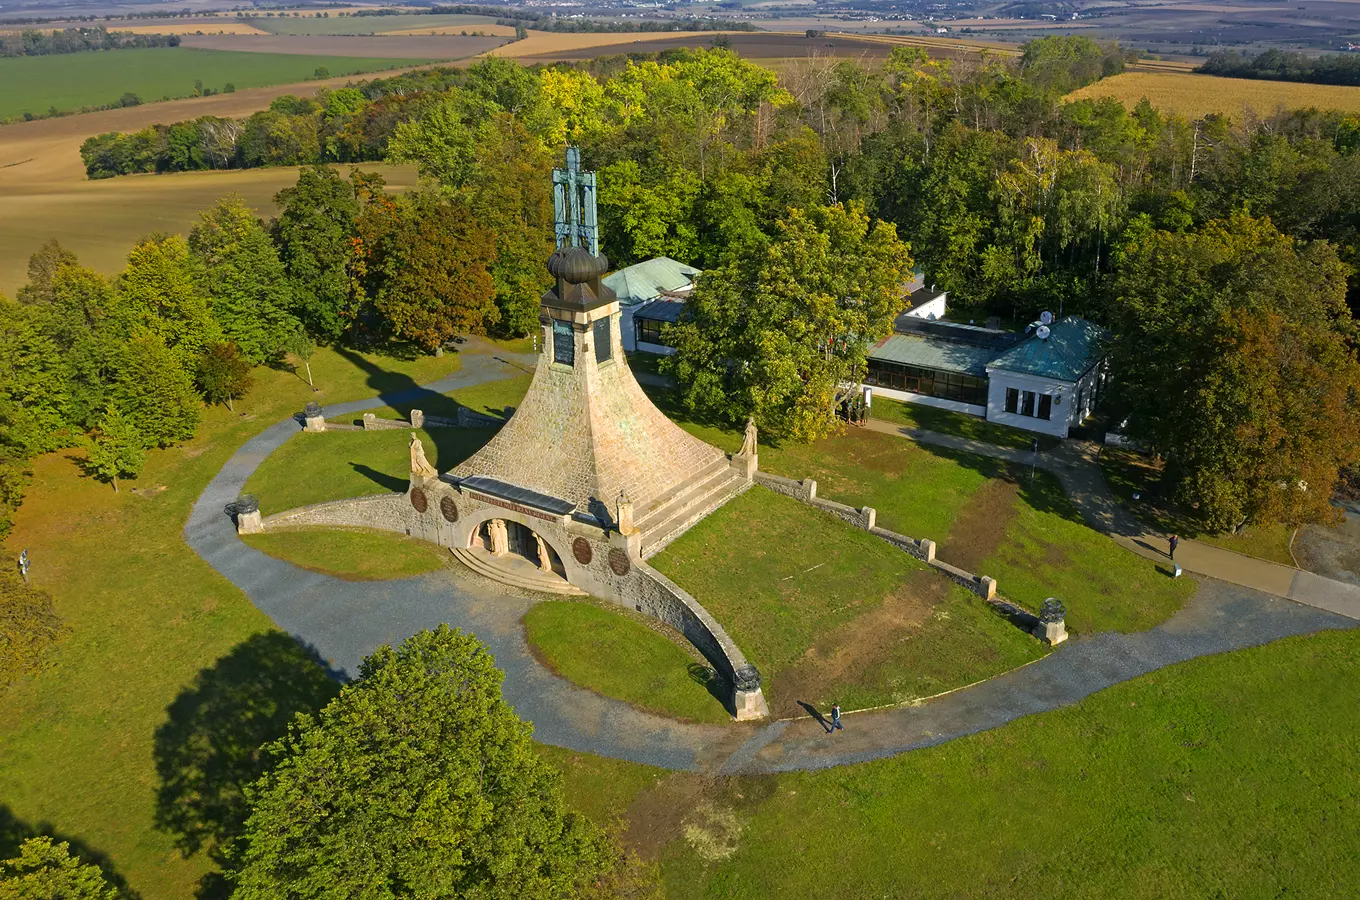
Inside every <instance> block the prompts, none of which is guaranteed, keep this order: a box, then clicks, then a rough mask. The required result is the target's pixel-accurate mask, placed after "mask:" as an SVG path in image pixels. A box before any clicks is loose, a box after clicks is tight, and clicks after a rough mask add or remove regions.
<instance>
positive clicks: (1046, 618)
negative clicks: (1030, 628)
mask: <svg viewBox="0 0 1360 900" xmlns="http://www.w3.org/2000/svg"><path fill="white" fill-rule="evenodd" d="M1066 618H1067V607H1065V606H1063V604H1062V601H1060V600H1058V599H1057V598H1055V597H1049V598H1048V599H1047V600H1045V601H1044V602H1043V605H1041V606H1040V607H1039V623H1038V624H1037V625H1035V626H1034V632H1033V634H1034V636H1035V637H1037V638H1038V639H1039V640H1041V641H1046V642H1048V643H1049V644H1051V645H1054V646H1056V645H1058V644H1061V643H1062V642H1063V641H1065V640H1067V622H1066Z"/></svg>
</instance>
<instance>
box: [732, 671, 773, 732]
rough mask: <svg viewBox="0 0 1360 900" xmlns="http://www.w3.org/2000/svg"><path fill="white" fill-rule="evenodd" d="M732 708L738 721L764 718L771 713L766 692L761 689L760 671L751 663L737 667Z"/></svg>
mask: <svg viewBox="0 0 1360 900" xmlns="http://www.w3.org/2000/svg"><path fill="white" fill-rule="evenodd" d="M732 710H733V712H734V713H736V716H737V721H738V722H749V721H751V720H752V719H764V718H768V717H769V715H770V708H769V706H767V705H766V704H765V694H764V693H763V692H762V691H761V690H760V671H759V670H758V669H756V667H755V666H753V665H751V664H750V663H747V664H746V665H744V666H742V667H741V668H739V669H737V672H736V680H735V683H734V684H733V685H732Z"/></svg>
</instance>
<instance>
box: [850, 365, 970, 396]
mask: <svg viewBox="0 0 1360 900" xmlns="http://www.w3.org/2000/svg"><path fill="white" fill-rule="evenodd" d="M864 383H865V384H868V385H873V386H875V387H884V388H892V389H893V390H898V391H911V392H912V393H913V394H924V395H926V396H927V397H939V398H940V399H941V400H956V401H958V402H959V403H971V404H974V405H975V406H985V405H986V404H987V379H986V378H978V377H976V376H974V375H964V374H961V373H959V372H942V371H940V370H938V369H924V368H921V367H920V366H904V365H902V364H900V363H893V362H885V361H883V360H878V359H871V360H869V371H868V373H867V374H866V375H865V376H864Z"/></svg>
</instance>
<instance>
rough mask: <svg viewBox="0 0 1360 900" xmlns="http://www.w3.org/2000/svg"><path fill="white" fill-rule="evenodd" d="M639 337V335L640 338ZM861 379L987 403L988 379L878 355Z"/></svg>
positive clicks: (944, 398) (944, 396) (902, 388)
mask: <svg viewBox="0 0 1360 900" xmlns="http://www.w3.org/2000/svg"><path fill="white" fill-rule="evenodd" d="M639 339H640V338H639ZM864 383H865V384H868V385H873V386H874V387H884V388H892V389H893V390H898V391H911V392H912V393H913V394H924V395H926V396H927V397H939V398H940V399H941V400H955V401H958V402H959V403H971V404H974V405H975V406H986V405H987V379H986V378H978V377H977V376H975V375H964V374H963V373H961V372H946V371H943V370H941V369H923V368H921V367H919V366H905V365H902V364H901V363H894V362H887V361H886V360H881V359H871V360H869V371H868V372H867V373H866V374H865V376H864Z"/></svg>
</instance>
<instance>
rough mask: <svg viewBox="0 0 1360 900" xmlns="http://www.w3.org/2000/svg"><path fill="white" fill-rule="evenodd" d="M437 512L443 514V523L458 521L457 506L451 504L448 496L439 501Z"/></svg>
mask: <svg viewBox="0 0 1360 900" xmlns="http://www.w3.org/2000/svg"><path fill="white" fill-rule="evenodd" d="M439 511H440V512H441V513H443V514H444V521H445V522H457V521H458V504H456V503H454V502H453V498H452V497H450V496H449V495H448V494H445V495H444V497H443V498H442V499H441V500H440V501H439Z"/></svg>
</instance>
